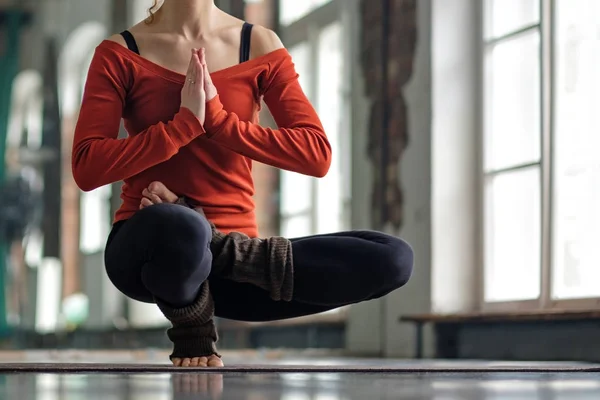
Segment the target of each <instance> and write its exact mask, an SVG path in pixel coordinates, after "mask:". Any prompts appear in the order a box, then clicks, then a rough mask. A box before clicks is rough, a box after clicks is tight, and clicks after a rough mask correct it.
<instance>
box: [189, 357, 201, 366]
mask: <svg viewBox="0 0 600 400" xmlns="http://www.w3.org/2000/svg"><path fill="white" fill-rule="evenodd" d="M199 361H200V357H194V358H192V360H191V361H190V367H197V366H198V365H199Z"/></svg>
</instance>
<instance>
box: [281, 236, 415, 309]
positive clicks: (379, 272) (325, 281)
mask: <svg viewBox="0 0 600 400" xmlns="http://www.w3.org/2000/svg"><path fill="white" fill-rule="evenodd" d="M292 249H293V256H294V298H295V299H296V300H297V301H299V302H301V303H307V304H317V305H330V304H331V305H338V306H339V305H344V304H353V303H358V302H361V301H365V300H371V299H374V298H378V297H381V296H383V295H385V294H387V293H389V292H391V291H392V290H395V289H397V288H399V287H401V286H403V285H404V284H406V282H407V281H408V278H409V277H410V275H411V273H412V263H413V259H412V249H411V248H410V246H409V245H408V244H407V243H406V242H404V241H403V240H402V239H400V238H397V237H394V236H391V235H387V234H384V233H381V232H376V231H348V232H339V233H333V234H326V235H316V236H309V237H303V238H296V239H293V240H292Z"/></svg>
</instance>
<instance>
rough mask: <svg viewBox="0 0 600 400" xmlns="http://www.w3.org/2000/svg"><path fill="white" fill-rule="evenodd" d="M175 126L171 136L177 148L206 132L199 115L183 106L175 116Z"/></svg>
mask: <svg viewBox="0 0 600 400" xmlns="http://www.w3.org/2000/svg"><path fill="white" fill-rule="evenodd" d="M173 128H174V129H172V130H171V132H170V135H169V136H170V137H171V140H172V141H173V143H174V144H175V145H176V146H177V148H180V147H182V146H185V145H187V144H188V143H189V142H191V141H192V140H194V139H195V138H197V137H198V136H200V135H203V134H205V133H206V131H205V129H204V126H202V123H200V120H199V119H198V117H196V115H195V114H194V113H193V112H192V111H190V110H189V109H188V108H186V107H181V108H180V110H179V112H178V113H177V114H176V115H175V118H173Z"/></svg>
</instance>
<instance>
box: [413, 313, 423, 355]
mask: <svg viewBox="0 0 600 400" xmlns="http://www.w3.org/2000/svg"><path fill="white" fill-rule="evenodd" d="M416 327H417V335H416V336H417V337H416V338H415V339H416V349H415V358H417V359H419V360H420V359H422V358H423V323H422V322H417V326H416Z"/></svg>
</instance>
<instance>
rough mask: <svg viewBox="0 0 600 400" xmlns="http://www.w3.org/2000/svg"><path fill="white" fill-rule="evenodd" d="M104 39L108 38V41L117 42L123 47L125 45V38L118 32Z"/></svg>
mask: <svg viewBox="0 0 600 400" xmlns="http://www.w3.org/2000/svg"><path fill="white" fill-rule="evenodd" d="M106 40H108V41H110V42H115V43H118V44H120V45H121V46H123V47H127V43H126V42H125V39H124V38H123V36H122V35H120V34H118V33H116V34H114V35H112V36H111V37H109V38H107V39H106Z"/></svg>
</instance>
